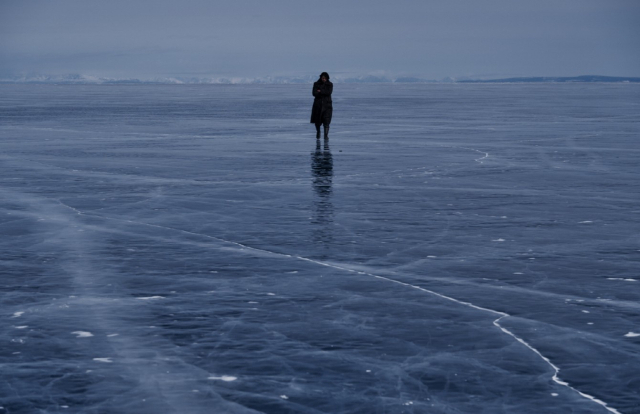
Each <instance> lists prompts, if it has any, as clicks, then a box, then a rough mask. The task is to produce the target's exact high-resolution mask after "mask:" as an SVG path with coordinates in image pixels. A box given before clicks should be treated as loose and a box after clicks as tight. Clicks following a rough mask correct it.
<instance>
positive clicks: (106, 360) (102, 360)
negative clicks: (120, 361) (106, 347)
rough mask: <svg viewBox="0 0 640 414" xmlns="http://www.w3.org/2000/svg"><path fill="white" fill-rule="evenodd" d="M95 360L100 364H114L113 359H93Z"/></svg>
mask: <svg viewBox="0 0 640 414" xmlns="http://www.w3.org/2000/svg"><path fill="white" fill-rule="evenodd" d="M93 360H94V361H98V362H107V363H111V362H113V361H112V360H111V358H93Z"/></svg>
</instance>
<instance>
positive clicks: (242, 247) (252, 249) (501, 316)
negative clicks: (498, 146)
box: [61, 148, 633, 414]
mask: <svg viewBox="0 0 640 414" xmlns="http://www.w3.org/2000/svg"><path fill="white" fill-rule="evenodd" d="M465 149H472V148H465ZM472 150H473V151H477V152H481V151H478V150H475V149H472ZM485 154H486V155H485V157H482V158H480V159H483V158H487V157H488V156H489V154H488V153H485ZM476 161H478V160H476ZM478 162H480V161H478ZM61 204H62V205H64V206H66V207H68V208H70V209H72V210H74V211H75V212H77V214H79V215H85V216H91V217H100V218H102V219H106V220H115V221H123V222H126V223H133V224H139V225H144V226H147V227H153V228H159V229H164V230H171V231H176V232H180V233H183V234H190V235H194V236H199V237H205V238H208V239H211V240H217V241H219V242H222V243H226V244H230V245H234V246H237V247H239V248H240V251H243V252H251V253H254V254H255V253H257V254H260V255H267V256H277V257H288V258H291V259H297V260H302V261H306V262H309V263H315V264H317V265H320V266H326V267H331V268H334V269H339V270H344V271H346V272H350V273H356V274H361V275H367V276H371V277H374V278H376V279H380V280H386V281H388V282H392V283H396V284H399V285H403V286H407V287H411V288H413V289H417V290H420V291H423V292H426V293H429V294H432V295H435V296H438V297H440V298H442V299H445V300H448V301H451V302H455V303H458V304H460V305H464V306H467V307H470V308H473V309H477V310H480V311H484V312H489V313H492V314H494V315H499V317H498V319H496V320H494V321H493V324H494V325H495V326H496V327H497V328H499V329H500V330H501V331H502V332H504V333H505V334H507V335H509V336H511V337H512V338H514V339H515V340H516V341H518V342H519V343H521V344H522V345H524V346H525V347H526V348H528V349H529V350H531V351H532V352H533V353H535V354H536V355H538V356H539V357H540V358H541V359H542V360H543V361H545V362H546V363H547V364H548V365H549V366H550V367H551V368H553V370H554V371H555V373H554V374H553V377H552V378H551V379H552V380H553V381H554V382H556V383H557V384H559V385H562V386H565V387H567V388H569V389H571V390H573V391H575V392H576V393H578V394H579V395H580V396H582V397H584V398H586V399H588V400H590V401H592V402H594V403H597V404H599V405H601V406H603V407H604V408H605V409H606V410H607V411H609V412H612V413H615V414H621V413H620V412H619V411H618V410H616V409H615V408H612V407H609V406H608V405H607V403H605V402H604V401H602V400H600V399H598V398H595V397H593V396H591V395H589V394H585V393H583V392H581V391H579V390H578V389H576V388H574V387H572V386H571V385H570V384H569V383H568V382H565V381H562V380H561V379H560V378H559V377H558V374H559V373H560V368H558V367H557V366H556V365H554V364H553V363H552V362H551V361H550V360H549V359H548V358H547V357H545V356H544V355H542V354H541V353H540V351H538V350H537V349H536V348H534V347H533V346H531V345H530V344H529V343H527V342H526V341H525V340H523V339H522V338H520V337H518V336H517V335H515V334H514V333H513V332H511V331H509V330H508V329H506V328H504V327H503V326H501V325H500V321H501V320H502V319H504V318H506V317H509V316H510V315H509V314H507V313H504V312H501V311H496V310H493V309H489V308H484V307H481V306H477V305H474V304H473V303H470V302H464V301H461V300H458V299H455V298H452V297H449V296H446V295H443V294H441V293H438V292H435V291H432V290H429V289H425V288H423V287H420V286H415V285H411V284H409V283H405V282H401V281H399V280H395V279H391V278H388V277H384V276H379V275H375V274H373V273H368V272H362V271H357V270H353V269H349V268H347V267H343V266H338V265H334V264H329V263H325V262H320V261H318V260H313V259H309V258H307V257H303V256H296V255H290V254H284V253H278V252H272V251H269V250H264V249H258V248H255V247H250V246H247V245H244V244H242V243H238V242H234V241H230V240H225V239H221V238H219V237H215V236H209V235H206V234H202V233H196V232H192V231H187V230H182V229H176V228H172V227H166V226H160V225H157V224H149V223H144V222H136V221H133V220H123V219H118V218H112V217H104V216H100V215H94V214H85V213H82V212H81V211H79V210H77V209H75V208H73V207H70V206H67V205H65V204H64V203H61ZM630 334H633V333H632V332H630ZM627 335H629V334H627ZM98 359H101V358H94V360H98ZM104 359H108V358H104ZM105 362H111V361H105ZM224 377H226V378H233V379H227V380H225V379H223V377H209V379H221V380H223V381H234V380H235V379H236V378H235V377H227V376H224Z"/></svg>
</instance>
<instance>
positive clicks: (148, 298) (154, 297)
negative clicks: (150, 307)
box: [136, 296, 164, 300]
mask: <svg viewBox="0 0 640 414" xmlns="http://www.w3.org/2000/svg"><path fill="white" fill-rule="evenodd" d="M136 299H140V300H155V299H164V296H147V297H143V298H136Z"/></svg>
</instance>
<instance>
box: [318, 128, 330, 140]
mask: <svg viewBox="0 0 640 414" xmlns="http://www.w3.org/2000/svg"><path fill="white" fill-rule="evenodd" d="M318 138H319V137H318ZM324 139H329V127H328V126H326V127H324Z"/></svg>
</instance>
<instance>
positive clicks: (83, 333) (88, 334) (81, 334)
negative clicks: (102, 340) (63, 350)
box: [71, 331, 93, 338]
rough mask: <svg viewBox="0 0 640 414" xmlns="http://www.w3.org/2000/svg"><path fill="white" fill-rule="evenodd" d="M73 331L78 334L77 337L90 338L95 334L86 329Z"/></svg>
mask: <svg viewBox="0 0 640 414" xmlns="http://www.w3.org/2000/svg"><path fill="white" fill-rule="evenodd" d="M71 333H72V334H74V335H77V336H76V338H90V337H92V336H93V334H92V333H91V332H86V331H73V332H71Z"/></svg>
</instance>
